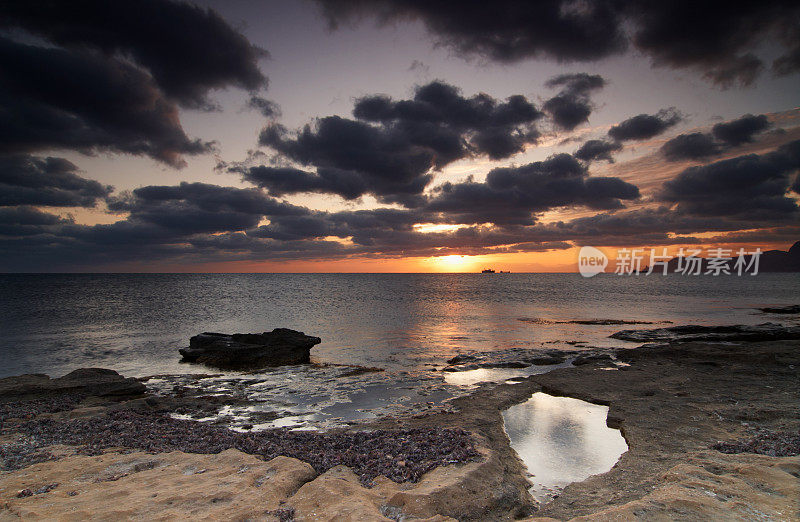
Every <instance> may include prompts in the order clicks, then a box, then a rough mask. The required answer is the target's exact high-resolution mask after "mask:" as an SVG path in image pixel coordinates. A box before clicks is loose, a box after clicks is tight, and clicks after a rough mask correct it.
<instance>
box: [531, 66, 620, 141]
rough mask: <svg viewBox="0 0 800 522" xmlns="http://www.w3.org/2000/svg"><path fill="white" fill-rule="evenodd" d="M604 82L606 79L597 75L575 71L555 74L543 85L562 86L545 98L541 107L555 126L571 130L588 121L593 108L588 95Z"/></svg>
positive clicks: (600, 87)
mask: <svg viewBox="0 0 800 522" xmlns="http://www.w3.org/2000/svg"><path fill="white" fill-rule="evenodd" d="M605 84H606V81H605V80H604V79H603V77H602V76H599V75H591V74H586V73H577V74H562V75H559V76H556V77H554V78H551V79H550V80H548V81H547V82H546V83H545V85H546V86H547V87H551V88H553V87H562V89H561V92H559V93H558V94H557V95H556V96H554V97H552V98H550V99H549V100H547V101H546V102H545V103H544V105H542V108H543V109H544V111H545V112H547V113H548V114H549V115H550V117H551V118H553V122H554V123H555V124H556V126H558V127H560V128H561V129H564V130H572V129H574V128H575V127H577V126H578V125H580V124H581V123H586V122H587V121H589V115H590V114H591V113H592V108H593V106H592V102H591V99H590V98H589V95H590V94H591V93H592V91H595V90H598V89H602V88H603V87H604V86H605Z"/></svg>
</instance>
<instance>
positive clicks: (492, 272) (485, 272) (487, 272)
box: [481, 268, 511, 274]
mask: <svg viewBox="0 0 800 522" xmlns="http://www.w3.org/2000/svg"><path fill="white" fill-rule="evenodd" d="M494 273H495V271H494V270H492V269H491V268H484V269H483V270H481V274H494ZM498 273H500V274H510V273H511V271H510V270H500V272H498Z"/></svg>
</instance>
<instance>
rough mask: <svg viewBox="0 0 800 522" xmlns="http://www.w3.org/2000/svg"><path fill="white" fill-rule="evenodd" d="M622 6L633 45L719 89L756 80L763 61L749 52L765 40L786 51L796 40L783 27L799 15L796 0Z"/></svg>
mask: <svg viewBox="0 0 800 522" xmlns="http://www.w3.org/2000/svg"><path fill="white" fill-rule="evenodd" d="M624 8H625V9H626V10H627V12H628V13H629V15H630V18H631V20H632V21H633V23H634V26H635V29H634V32H633V42H634V44H635V45H636V47H637V48H639V49H640V50H642V51H644V52H645V53H647V54H649V55H650V56H651V57H652V58H653V61H654V63H655V64H657V65H665V66H670V67H690V68H694V69H696V70H698V71H702V72H704V73H706V77H707V78H708V79H709V80H711V81H713V82H715V83H717V84H718V85H720V86H721V87H723V88H724V87H731V86H734V85H749V84H751V83H752V82H753V81H754V80H755V78H756V76H757V74H758V72H759V70H760V69H762V68H763V65H762V64H761V61H760V60H759V59H758V58H757V57H755V56H754V55H752V54H750V53H749V52H748V51H749V49H752V48H753V47H755V46H756V45H758V44H759V43H761V42H763V41H764V40H765V39H766V38H770V37H773V36H778V37H779V38H775V40H777V41H778V42H779V43H780V44H782V47H783V48H784V51H787V52H789V53H791V52H792V50H793V49H797V46H798V43H800V39H799V38H797V35H796V34H795V35H794V36H793V37H792V36H790V35H787V34H786V31H785V29H786V28H787V27H791V26H792V24H793V23H794V22H792V20H797V18H798V16H800V8H798V6H797V3H796V2H786V1H783V0H774V1H765V2H738V3H730V2H725V3H720V2H706V3H697V2H692V1H690V0H680V1H678V2H644V1H643V2H632V3H629V4H625V7H624ZM781 36H782V37H781ZM784 56H786V55H784ZM783 60H784V58H783V57H779V58H778V62H781V61H783ZM778 62H776V63H778ZM786 72H788V71H786Z"/></svg>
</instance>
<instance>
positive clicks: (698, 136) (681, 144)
mask: <svg viewBox="0 0 800 522" xmlns="http://www.w3.org/2000/svg"><path fill="white" fill-rule="evenodd" d="M720 150H721V149H720V146H719V144H718V143H717V142H716V141H714V138H713V137H712V136H710V135H708V134H704V133H702V132H693V133H691V134H680V135H678V136H676V137H674V138H672V139H671V140H669V141H668V142H666V143H665V144H664V145H663V146H662V147H661V152H662V154H664V157H666V158H667V159H668V160H670V161H680V160H687V159H692V160H696V159H703V158H707V157H709V156H714V155H716V154H718V153H719V152H720Z"/></svg>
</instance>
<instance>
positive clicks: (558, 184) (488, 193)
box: [426, 154, 639, 225]
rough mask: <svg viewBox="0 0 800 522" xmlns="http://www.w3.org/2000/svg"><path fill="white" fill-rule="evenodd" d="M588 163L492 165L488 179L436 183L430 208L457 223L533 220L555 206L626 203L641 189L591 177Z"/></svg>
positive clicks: (557, 160)
mask: <svg viewBox="0 0 800 522" xmlns="http://www.w3.org/2000/svg"><path fill="white" fill-rule="evenodd" d="M587 176H588V172H587V170H586V167H584V166H583V165H581V164H580V163H579V162H578V161H577V160H576V159H575V158H573V157H572V156H570V155H569V154H558V155H555V156H551V157H550V158H548V159H546V160H544V161H537V162H533V163H529V164H527V165H523V166H520V167H507V168H497V169H493V170H492V171H490V172H489V174H487V176H486V181H485V182H484V183H476V182H473V181H467V182H462V183H445V184H443V185H441V186H440V187H437V189H436V191H435V193H434V196H433V197H432V198H431V200H430V202H429V203H428V205H427V206H426V209H427V210H429V211H433V212H442V213H444V214H446V215H447V217H448V219H450V220H451V221H452V222H454V223H487V222H488V223H496V224H518V225H525V224H532V223H533V222H534V217H533V214H534V213H537V212H544V211H545V210H550V209H552V208H556V207H562V206H568V205H583V206H586V207H589V208H593V209H610V208H620V207H622V202H621V201H620V200H630V199H636V198H638V197H639V189H638V188H637V187H636V186H635V185H631V184H630V183H626V182H624V181H622V180H620V179H618V178H589V177H587Z"/></svg>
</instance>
